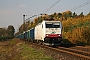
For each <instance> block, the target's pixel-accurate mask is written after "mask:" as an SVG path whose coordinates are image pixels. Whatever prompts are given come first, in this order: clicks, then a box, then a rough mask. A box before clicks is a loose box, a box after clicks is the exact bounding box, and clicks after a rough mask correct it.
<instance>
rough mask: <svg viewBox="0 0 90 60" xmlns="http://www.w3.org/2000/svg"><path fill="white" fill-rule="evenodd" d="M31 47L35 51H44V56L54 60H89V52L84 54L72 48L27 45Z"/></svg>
mask: <svg viewBox="0 0 90 60" xmlns="http://www.w3.org/2000/svg"><path fill="white" fill-rule="evenodd" d="M29 44H31V47H33V48H34V47H35V49H37V50H38V49H41V48H42V49H44V51H45V54H47V55H49V56H51V57H53V58H55V59H56V60H90V52H88V51H87V52H86V51H83V50H78V49H75V47H74V49H73V48H66V47H57V48H53V47H49V46H45V45H41V44H36V43H29Z"/></svg>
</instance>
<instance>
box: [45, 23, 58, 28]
mask: <svg viewBox="0 0 90 60" xmlns="http://www.w3.org/2000/svg"><path fill="white" fill-rule="evenodd" d="M46 28H60V23H58V22H56V23H55V22H54V23H51V22H49V23H46Z"/></svg>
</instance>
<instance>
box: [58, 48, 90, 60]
mask: <svg viewBox="0 0 90 60" xmlns="http://www.w3.org/2000/svg"><path fill="white" fill-rule="evenodd" d="M58 49H60V50H64V51H65V52H66V53H68V54H72V55H75V56H77V57H80V58H84V59H86V60H90V52H86V51H82V50H77V49H71V48H65V47H58Z"/></svg>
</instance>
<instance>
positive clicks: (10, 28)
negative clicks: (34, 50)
mask: <svg viewBox="0 0 90 60" xmlns="http://www.w3.org/2000/svg"><path fill="white" fill-rule="evenodd" d="M7 32H8V37H9V38H14V33H15V29H14V27H13V26H12V25H9V26H8V28H7Z"/></svg>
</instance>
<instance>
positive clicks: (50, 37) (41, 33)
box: [34, 21, 62, 45]
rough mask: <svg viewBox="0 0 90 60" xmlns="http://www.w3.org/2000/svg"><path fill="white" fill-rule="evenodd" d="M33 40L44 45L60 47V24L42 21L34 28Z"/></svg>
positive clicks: (58, 22)
mask: <svg viewBox="0 0 90 60" xmlns="http://www.w3.org/2000/svg"><path fill="white" fill-rule="evenodd" d="M34 34H35V37H34V40H35V41H37V42H38V43H43V44H45V45H60V44H61V42H62V24H61V22H60V21H43V22H42V23H39V24H38V25H37V26H36V27H35V31H34Z"/></svg>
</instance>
